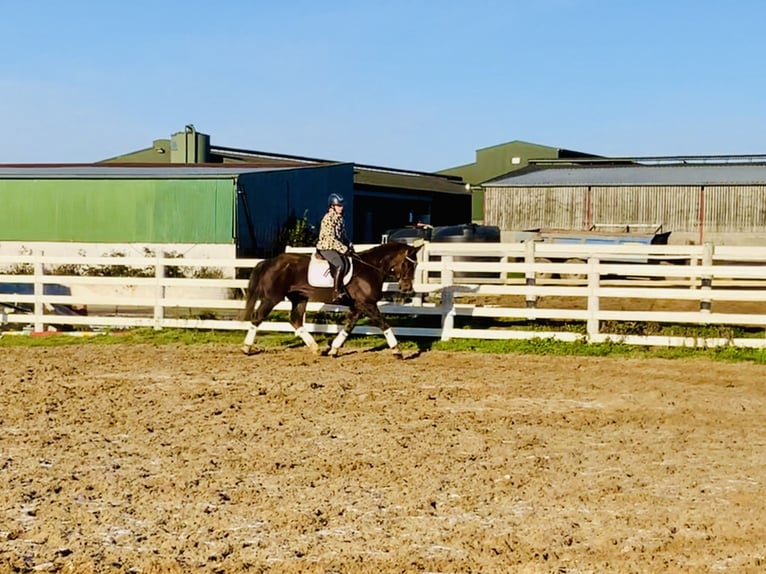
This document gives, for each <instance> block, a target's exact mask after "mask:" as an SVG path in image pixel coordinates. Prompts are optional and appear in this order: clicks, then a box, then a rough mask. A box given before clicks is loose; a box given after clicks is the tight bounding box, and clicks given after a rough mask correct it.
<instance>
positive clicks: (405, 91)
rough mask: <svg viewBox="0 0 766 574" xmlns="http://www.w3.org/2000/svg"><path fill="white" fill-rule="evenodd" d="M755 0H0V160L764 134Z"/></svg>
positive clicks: (353, 152) (431, 152) (683, 151)
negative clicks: (198, 146)
mask: <svg viewBox="0 0 766 574" xmlns="http://www.w3.org/2000/svg"><path fill="white" fill-rule="evenodd" d="M764 24H766V1H763V0H643V1H641V0H526V1H520V0H460V1H459V0H215V1H213V0H160V1H157V0H153V1H151V2H149V1H147V0H66V1H65V0H0V126H2V130H3V136H2V138H1V139H0V163H17V162H22V163H42V162H56V163H66V162H91V161H98V160H100V159H105V158H108V157H112V156H115V155H119V154H122V153H126V152H130V151H134V150H137V149H141V148H146V147H149V146H150V145H151V143H152V140H154V139H160V138H167V137H169V136H170V135H171V134H172V133H174V132H179V131H183V128H184V126H185V125H187V124H194V126H195V127H196V128H197V130H199V131H201V132H204V133H207V134H210V136H211V142H212V143H213V144H214V145H221V146H228V147H241V148H247V149H255V150H262V151H269V152H276V153H286V154H294V155H305V156H310V157H317V158H323V159H332V160H338V161H348V162H357V163H365V164H376V165H383V166H388V167H396V168H404V169H416V170H424V171H432V170H439V169H444V168H448V167H454V166H457V165H462V164H466V163H471V162H472V161H474V159H475V150H476V149H479V148H483V147H489V146H493V145H497V144H501V143H505V142H508V141H513V140H524V141H528V142H532V143H537V144H542V145H548V146H554V147H561V148H567V149H572V150H577V151H583V152H588V153H595V154H603V155H609V156H633V157H635V156H650V155H706V154H763V153H766V93H765V92H766V63H765V62H764V58H766V33H764V32H763V27H764Z"/></svg>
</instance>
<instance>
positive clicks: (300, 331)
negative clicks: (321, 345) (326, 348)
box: [295, 327, 317, 349]
mask: <svg viewBox="0 0 766 574" xmlns="http://www.w3.org/2000/svg"><path fill="white" fill-rule="evenodd" d="M295 334H296V335H298V336H299V337H300V338H301V339H303V342H304V343H306V345H308V346H309V347H311V348H312V349H313V348H314V347H316V346H317V342H316V341H315V340H314V337H312V336H311V333H309V332H308V331H307V330H306V327H298V328H297V329H296V330H295Z"/></svg>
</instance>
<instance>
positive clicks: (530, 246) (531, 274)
mask: <svg viewBox="0 0 766 574" xmlns="http://www.w3.org/2000/svg"><path fill="white" fill-rule="evenodd" d="M534 262H535V241H532V240H527V241H525V242H524V263H526V264H527V265H532V264H533V263H534ZM535 275H536V273H535V271H534V269H527V270H526V271H525V272H524V278H525V279H526V284H527V286H529V287H534V286H535V285H536V284H537V280H536V279H535ZM525 298H526V303H527V309H534V308H535V307H537V295H533V294H531V293H527V294H526V296H525Z"/></svg>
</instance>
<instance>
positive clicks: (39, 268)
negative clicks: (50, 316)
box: [32, 251, 45, 333]
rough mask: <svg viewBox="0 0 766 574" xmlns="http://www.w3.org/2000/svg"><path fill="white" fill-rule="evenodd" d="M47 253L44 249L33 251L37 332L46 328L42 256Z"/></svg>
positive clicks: (35, 329)
mask: <svg viewBox="0 0 766 574" xmlns="http://www.w3.org/2000/svg"><path fill="white" fill-rule="evenodd" d="M43 255H45V252H44V251H40V252H39V253H37V252H35V251H32V256H33V259H32V261H33V268H34V277H35V279H34V281H35V283H34V296H35V328H34V331H35V333H40V332H41V331H44V330H45V323H44V321H45V318H44V316H43V315H44V314H45V305H44V304H43V295H44V294H45V277H44V275H45V273H44V271H45V270H44V269H43V261H42V259H41V258H42V256H43Z"/></svg>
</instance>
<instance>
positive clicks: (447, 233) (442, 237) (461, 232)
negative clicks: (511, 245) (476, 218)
mask: <svg viewBox="0 0 766 574" xmlns="http://www.w3.org/2000/svg"><path fill="white" fill-rule="evenodd" d="M431 241H433V242H434V243H448V242H449V243H474V242H477V243H500V228H499V227H497V226H496V225H477V224H475V223H466V224H463V225H448V226H445V227H435V228H434V229H433V232H432V233H431Z"/></svg>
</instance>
